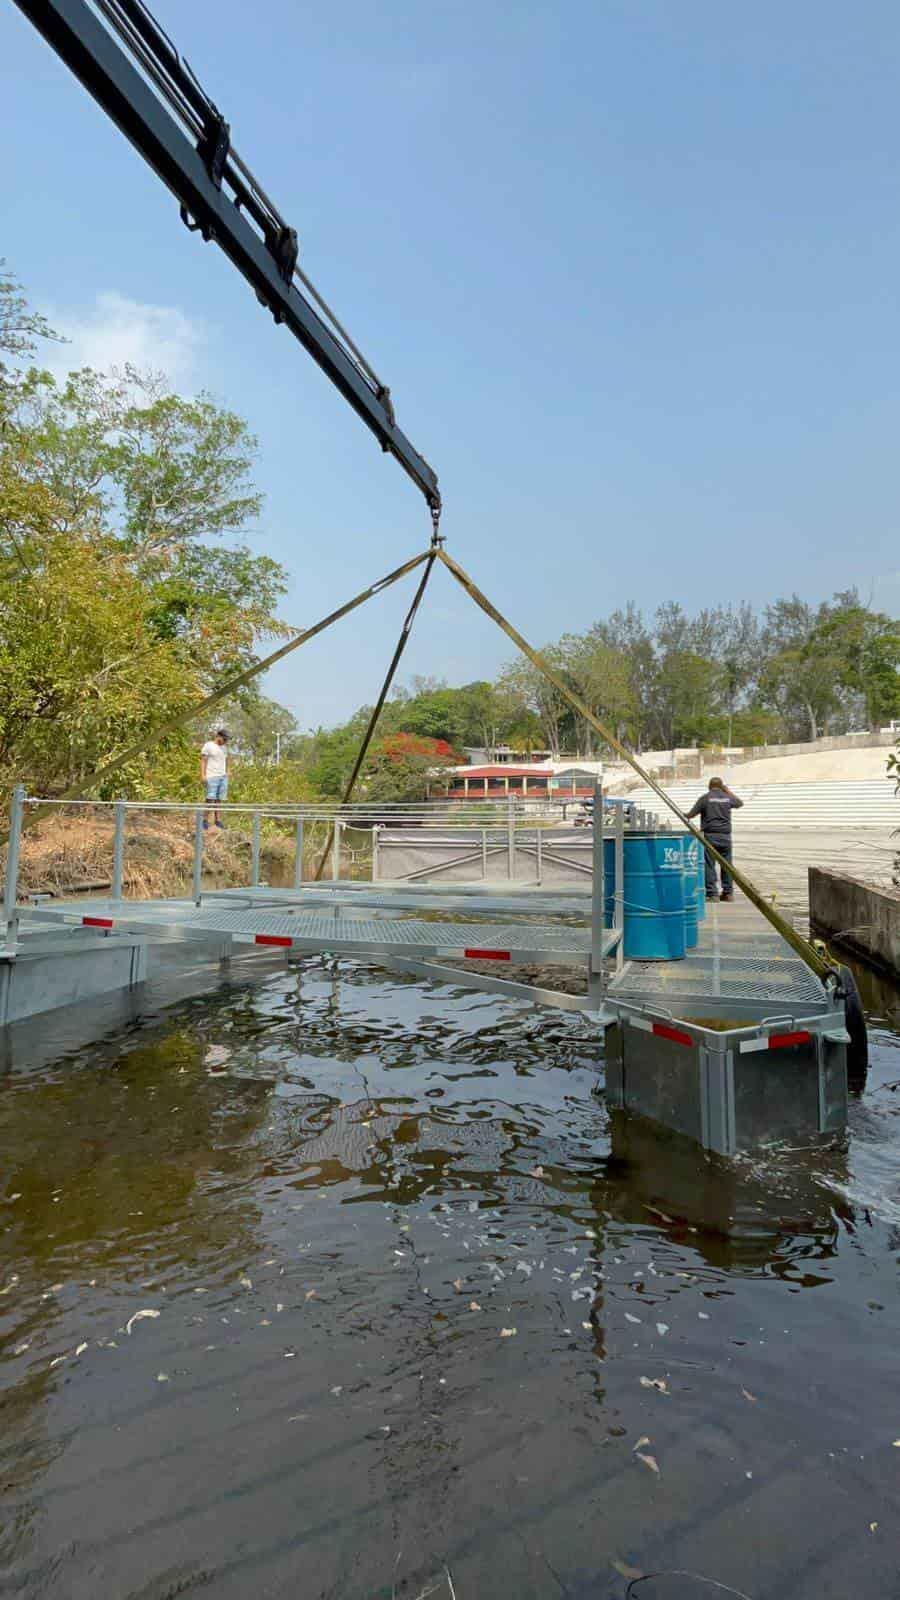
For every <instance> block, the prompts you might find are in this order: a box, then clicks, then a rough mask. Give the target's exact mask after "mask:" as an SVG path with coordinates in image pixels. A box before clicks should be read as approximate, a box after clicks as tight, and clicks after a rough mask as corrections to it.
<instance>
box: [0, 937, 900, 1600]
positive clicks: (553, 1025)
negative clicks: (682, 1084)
mask: <svg viewBox="0 0 900 1600" xmlns="http://www.w3.org/2000/svg"><path fill="white" fill-rule="evenodd" d="M868 998H869V1002H870V1006H871V1009H872V1013H873V1018H874V1020H873V1025H872V1044H873V1051H872V1067H871V1071H870V1074H869V1080H868V1083H867V1085H866V1087H865V1089H864V1091H863V1093H862V1094H861V1095H860V1096H859V1097H858V1098H856V1099H855V1100H854V1103H853V1108H852V1115H851V1127H850V1136H849V1140H848V1143H847V1147H846V1149H841V1150H833V1151H830V1152H827V1153H821V1152H818V1153H813V1152H810V1151H778V1152H769V1153H766V1154H764V1155H760V1156H758V1157H755V1158H754V1159H752V1160H742V1161H739V1162H736V1163H721V1162H717V1161H714V1160H708V1159H706V1158H704V1157H703V1156H702V1155H701V1154H700V1153H698V1152H697V1151H695V1150H693V1149H692V1148H690V1147H686V1146H684V1145H681V1144H680V1143H679V1142H677V1141H675V1140H673V1139H670V1138H666V1137H664V1136H662V1135H659V1134H656V1133H654V1132H652V1131H651V1130H649V1129H648V1128H646V1127H641V1126H638V1125H635V1124H633V1123H629V1122H627V1121H626V1120H625V1119H623V1118H621V1117H618V1118H616V1117H614V1118H612V1119H611V1117H610V1115H609V1114H608V1113H607V1111H606V1109H605V1107H604V1104H603V1100H602V1097H600V1096H599V1095H598V1093H597V1086H598V1082H600V1081H602V1079H600V1077H599V1076H598V1073H599V1072H600V1071H601V1070H602V1062H600V1061H599V1059H598V1041H597V1039H596V1037H595V1035H594V1033H593V1032H592V1029H591V1026H590V1024H589V1023H588V1021H587V1020H586V1019H583V1018H579V1017H577V1016H565V1015H562V1014H558V1015H557V1014H553V1013H549V1012H546V1013H537V1012H535V1011H533V1010H531V1009H530V1008H528V1007H527V1006H525V1005H524V1004H519V1003H516V1002H512V1001H505V1000H498V999H496V998H495V997H489V996H485V995H477V994H472V993H471V992H469V991H457V990H453V989H450V988H446V987H433V986H431V985H429V984H428V983H425V982H420V981H417V980H414V979H408V980H407V979H403V978H393V977H387V976H385V975H383V974H379V973H373V972H371V971H367V970H366V969H365V968H363V967H358V966H355V965H354V964H353V963H352V962H343V963H337V964H326V963H325V962H322V961H318V960H316V961H309V962H307V963H305V964H303V965H302V966H301V967H299V968H298V969H292V970H291V971H285V970H277V971H276V970H274V969H272V970H271V971H270V972H269V973H268V974H267V975H266V976H265V977H263V978H259V977H256V978H255V979H253V980H247V981H237V982H235V983H233V984H232V985H231V986H230V987H219V988H213V989H211V991H210V992H208V993H207V994H205V995H202V996H201V997H200V998H194V999H181V1000H177V1001H172V1002H170V1003H167V1004H166V1005H157V1006H155V1007H148V1009H147V1011H146V1013H145V1014H144V1015H142V1016H137V1017H134V1018H133V1019H132V1020H131V1021H130V1022H129V1024H128V1025H127V1026H119V1027H117V1028H116V1029H114V1030H113V1031H112V1033H111V1034H109V1035H108V1036H107V1038H106V1039H105V1040H104V1041H103V1042H101V1043H99V1044H92V1045H90V1046H80V1045H78V1044H77V1039H76V1033H75V1032H73V1026H72V1018H70V1017H66V1016H64V1017H60V1018H51V1019H44V1020H43V1022H42V1024H41V1027H40V1029H39V1030H35V1031H34V1032H33V1033H32V1034H31V1035H27V1034H26V1035H24V1036H23V1035H20V1036H19V1037H20V1043H19V1046H18V1048H17V1051H16V1053H15V1056H14V1059H10V1061H9V1063H8V1065H7V1070H6V1072H5V1075H0V1150H2V1153H3V1173H2V1178H0V1230H2V1231H0V1355H2V1368H0V1371H2V1400H0V1593H3V1594H11V1595H23V1596H29V1597H31V1596H34V1597H38V1596H40V1597H41V1600H88V1597H90V1600H96V1597H103V1600H174V1597H175V1596H182V1595H193V1594H194V1593H195V1592H196V1593H198V1594H200V1593H202V1594H203V1595H204V1596H206V1595H210V1596H214V1597H219V1596H222V1597H229V1600H230V1597H238V1596H241V1597H243V1596H249V1595H253V1596H266V1597H268V1596H272V1597H276V1596H277V1597H281V1596H284V1597H287V1596H290V1597H300V1600H307V1597H321V1600H325V1597H328V1600H376V1597H382V1600H419V1597H422V1596H425V1595H428V1594H434V1595H437V1596H449V1597H451V1600H453V1597H456V1600H484V1597H493V1596H504V1597H505V1596H510V1597H516V1600H531V1597H534V1600H544V1597H548V1600H555V1597H557V1596H568V1597H576V1600H587V1597H589V1596H590V1597H592V1600H593V1597H600V1600H603V1597H618V1600H623V1597H624V1596H626V1594H628V1593H630V1594H631V1595H633V1596H634V1597H635V1600H688V1597H689V1596H690V1597H693V1596H698V1597H701V1600H702V1597H708V1600H713V1597H716V1596H719V1597H721V1596H722V1595H723V1594H724V1595H726V1596H727V1595H729V1594H734V1593H738V1594H740V1595H745V1596H748V1597H750V1600H787V1597H796V1600H824V1597H830V1596H834V1597H841V1600H845V1597H848V1596H853V1597H855V1600H869V1597H871V1600H875V1597H876V1596H877V1597H879V1600H880V1597H883V1596H890V1595H898V1594H900V1579H898V1550H900V1516H898V1511H900V1363H898V1315H897V1308H898V1298H897V1262H898V1252H900V1169H898V1163H897V1151H898V1138H897V1133H898V1131H900V1123H898V1114H900V1031H898V1030H900V1010H898V1009H897V998H896V995H895V994H894V993H893V991H891V990H890V989H889V988H888V987H886V986H884V987H881V988H879V987H878V986H877V985H875V986H872V987H871V989H870V991H869V995H868ZM23 1037H24V1040H25V1043H24V1046H23V1044H22V1043H21V1040H22V1038H23ZM29 1038H30V1039H31V1041H32V1045H33V1048H32V1047H31V1046H29V1043H28V1040H29ZM650 1574H662V1575H661V1576H644V1575H650ZM679 1574H681V1575H679ZM685 1574H690V1575H691V1576H686V1575H685ZM715 1585H720V1586H724V1587H718V1588H717V1587H715ZM629 1586H630V1587H629Z"/></svg>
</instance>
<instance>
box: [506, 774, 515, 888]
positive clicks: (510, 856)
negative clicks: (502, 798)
mask: <svg viewBox="0 0 900 1600" xmlns="http://www.w3.org/2000/svg"><path fill="white" fill-rule="evenodd" d="M514 804H515V802H514V800H513V797H512V795H510V797H509V802H508V805H507V812H506V875H507V877H508V879H509V881H510V883H514V882H515V876H516V818H515V812H514V810H513V806H514Z"/></svg>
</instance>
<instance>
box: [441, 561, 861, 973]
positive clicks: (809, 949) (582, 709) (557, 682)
mask: <svg viewBox="0 0 900 1600" xmlns="http://www.w3.org/2000/svg"><path fill="white" fill-rule="evenodd" d="M438 559H439V560H441V561H443V563H444V566H445V567H446V568H447V570H448V571H449V572H452V574H453V576H454V578H455V579H456V580H457V582H458V583H460V584H461V585H462V587H463V588H464V589H465V591H466V593H467V594H468V595H470V596H471V598H472V599H473V600H474V601H475V604H476V605H477V606H480V608H481V610H482V611H484V612H485V613H486V615H487V616H489V617H491V618H492V619H493V621H494V622H496V624H497V626H498V628H502V629H503V632H504V633H505V634H506V636H507V638H508V639H511V640H512V642H513V644H514V645H516V646H517V647H518V648H519V649H520V650H521V652H522V654H523V655H524V656H527V657H528V660H529V661H530V662H531V664H532V666H534V667H537V670H538V672H540V673H542V674H543V676H544V677H545V678H547V679H548V680H549V682H550V683H552V684H553V686H554V688H555V689H558V690H559V693H560V694H561V695H562V697H563V699H564V700H566V701H568V703H569V705H570V706H571V707H572V709H573V710H574V711H577V712H578V715H579V716H580V717H584V719H585V721H586V722H589V723H590V725H591V727H592V728H595V729H596V731H597V732H598V733H599V734H600V737H601V738H602V739H603V740H605V742H606V743H607V744H608V745H610V746H611V747H612V749H613V750H615V751H617V752H618V754H619V755H620V756H621V757H622V759H623V760H624V761H627V762H628V765H629V766H630V767H633V769H634V771H635V772H636V773H637V774H638V777H640V778H642V779H643V781H644V783H646V784H647V785H648V786H649V787H650V788H651V789H652V790H653V791H654V793H655V794H657V795H658V796H659V798H660V800H662V801H663V803H664V804H665V805H666V806H668V808H669V810H670V811H672V812H674V814H675V816H676V817H677V818H678V820H679V822H680V823H681V825H682V827H683V828H687V830H688V832H689V833H692V834H693V835H694V838H695V839H699V841H700V843H701V844H702V845H703V847H704V849H705V850H707V851H708V853H709V854H710V855H711V856H712V857H713V858H714V859H715V860H716V861H718V863H719V865H720V866H722V867H725V868H727V870H728V871H729V872H730V873H731V876H732V877H733V879H734V881H735V883H736V884H737V885H738V887H739V888H740V889H742V890H743V892H744V894H745V895H746V896H747V899H748V900H750V901H751V902H752V904H753V905H755V907H756V909H757V911H759V912H760V913H761V915H762V916H764V917H765V918H766V921H767V922H770V923H771V924H772V927H773V928H774V929H775V931H776V932H777V933H779V934H780V935H781V937H782V939H784V940H785V941H786V943H787V944H789V945H790V946H791V949H792V950H794V951H796V953H797V955H798V956H799V957H800V959H801V961H804V962H805V963H806V965H807V966H808V967H810V968H811V970H812V971H813V972H814V973H815V974H816V976H817V977H818V978H821V979H824V978H826V977H828V976H829V975H830V974H833V973H834V970H835V969H834V967H833V966H831V965H830V964H829V963H828V962H827V961H824V960H823V959H822V957H821V956H820V955H819V953H818V951H817V950H815V949H814V948H813V946H812V945H811V944H810V943H809V940H807V939H804V938H803V937H802V935H801V934H799V933H798V932H797V930H796V928H792V927H791V924H790V923H789V922H788V921H787V920H786V919H785V918H784V917H783V916H782V915H781V914H780V912H778V911H776V909H775V907H774V906H773V905H772V904H770V902H769V901H768V900H764V899H763V897H762V895H761V894H760V892H759V890H758V889H757V888H756V887H755V885H754V884H752V883H751V882H750V879H749V878H748V877H747V876H746V874H745V873H743V872H741V871H740V869H739V868H738V867H736V866H735V865H734V864H733V862H730V861H726V860H725V858H724V856H721V855H720V854H719V852H718V850H717V849H716V847H715V845H713V844H710V842H709V839H707V838H705V837H704V835H703V834H702V833H701V832H700V830H699V829H698V828H695V827H694V825H693V823H692V822H689V821H688V819H687V817H686V816H685V815H684V812H683V811H681V810H680V809H679V807H678V806H677V805H676V804H675V801H674V800H673V799H671V797H670V796H669V795H667V794H666V792H665V790H664V789H662V788H661V787H660V785H659V784H658V783H657V782H656V779H655V778H652V777H651V776H650V773H649V772H647V771H646V770H645V769H644V768H643V767H642V766H641V764H640V762H639V761H638V759H637V756H635V755H634V754H633V753H632V752H631V751H630V750H628V749H626V747H625V745H623V744H621V743H620V741H619V740H618V739H617V738H616V736H615V734H614V733H613V731H612V729H611V728H608V727H607V726H606V724H605V723H604V722H601V720H600V718H599V717H597V716H595V715H594V713H593V711H591V709H590V707H589V706H587V705H585V703H584V701H583V700H582V699H581V697H580V695H577V694H575V693H574V691H573V690H572V689H570V688H569V686H568V684H567V683H566V682H565V681H564V679H563V678H561V677H560V675H559V673H558V672H555V671H554V669H553V668H552V667H551V666H550V663H549V662H548V661H546V660H545V659H544V657H543V656H542V655H541V653H540V651H539V650H535V649H533V648H532V646H531V645H530V644H529V643H528V640H527V639H524V638H523V637H522V635H521V633H519V631H518V629H517V628H514V627H513V625H512V623H511V622H508V621H507V619H506V617H504V616H503V614H502V612H500V611H498V610H497V607H496V606H494V605H491V602H490V600H488V598H487V596H486V595H484V594H482V592H481V590H480V589H479V588H478V586H477V584H475V583H473V581H472V579H471V578H470V577H469V575H468V573H467V572H464V571H463V568H462V567H461V566H460V565H459V563H458V562H456V561H454V560H453V557H452V556H448V554H447V552H446V550H444V549H441V550H439V551H438Z"/></svg>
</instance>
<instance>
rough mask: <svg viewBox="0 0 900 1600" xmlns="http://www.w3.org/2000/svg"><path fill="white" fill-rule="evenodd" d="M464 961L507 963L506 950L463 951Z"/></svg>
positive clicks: (508, 958) (507, 955)
mask: <svg viewBox="0 0 900 1600" xmlns="http://www.w3.org/2000/svg"><path fill="white" fill-rule="evenodd" d="M463 956H464V957H465V959H466V961H509V960H510V953H509V951H508V950H464V951H463Z"/></svg>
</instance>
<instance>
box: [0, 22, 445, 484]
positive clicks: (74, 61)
mask: <svg viewBox="0 0 900 1600" xmlns="http://www.w3.org/2000/svg"><path fill="white" fill-rule="evenodd" d="M16 4H17V5H18V6H19V9H20V10H21V11H22V12H23V13H24V15H25V16H26V17H27V18H28V19H29V21H30V22H32V23H33V24H34V26H35V27H36V28H37V29H38V31H39V32H40V33H41V34H42V35H43V37H44V38H45V39H46V41H47V43H48V44H49V45H51V47H52V48H53V49H54V50H55V51H56V53H57V55H58V56H59V57H60V58H61V59H62V60H63V61H64V62H65V64H66V66H68V67H69V68H70V69H71V71H72V72H73V73H74V74H75V76H76V77H77V78H79V79H80V81H81V82H82V83H83V84H84V87H85V88H86V89H87V90H88V92H89V93H90V94H91V95H93V97H94V99H95V100H96V101H97V102H98V104H99V105H101V106H102V107H103V110H104V111H105V112H106V113H107V115H108V116H110V117H111V118H112V120H113V121H114V122H115V123H116V124H117V126H118V127H119V128H120V129H121V130H122V132H123V133H124V134H125V136H126V138H128V139H130V141H131V143H132V144H133V145H134V146H135V148H136V149H137V150H138V151H139V152H140V154H141V155H142V156H143V157H144V160H145V161H146V162H147V163H148V164H149V165H150V166H151V167H152V168H153V170H154V171H155V172H156V173H157V175H158V176H159V177H160V178H161V179H162V181H163V183H164V184H166V186H167V187H168V188H169V189H170V190H171V191H172V193H173V194H174V196H175V198H176V200H178V202H179V204H180V207H181V215H182V218H183V219H184V221H185V222H186V223H187V224H188V226H189V227H190V228H192V229H196V230H198V231H199V232H200V233H201V234H202V235H203V237H204V239H207V240H215V242H216V243H217V244H218V245H219V246H220V248H221V249H222V250H224V252H225V254H226V255H227V256H228V258H229V260H230V261H232V262H233V264H234V265H235V266H236V267H237V269H238V271H239V272H240V273H241V274H242V276H243V277H244V278H246V280H247V282H248V283H249V284H250V285H251V286H252V288H253V289H254V290H255V292H256V295H257V298H258V299H259V300H260V301H261V302H262V304H263V305H265V306H267V307H268V308H269V310H270V311H271V313H272V315H273V316H274V318H275V320H276V322H283V323H285V324H286V326H287V327H288V328H289V329H290V331H291V333H293V335H294V337H295V338H297V339H299V341H300V343H301V344H302V345H303V346H304V348H305V349H306V350H308V352H309V354H310V355H311V356H312V358H313V360H314V361H317V362H318V364H319V366H320V367H321V368H322V370H323V372H325V373H326V374H327V375H328V377H329V378H330V379H331V381H332V383H333V384H335V385H336V387H337V388H338V389H339V390H340V392H341V394H342V395H343V396H344V399H345V400H348V401H349V403H350V405H351V406H352V407H353V409H354V411H356V413H357V415H358V416H360V417H362V420H363V421H364V422H365V423H366V424H367V426H368V427H369V428H371V430H372V432H373V433H374V435H375V437H376V439H377V440H378V442H379V444H380V445H381V447H382V449H384V450H386V451H388V452H389V453H390V454H391V455H392V456H394V457H396V459H397V460H398V461H399V463H400V465H401V466H402V467H403V469H404V471H405V472H407V473H408V475H409V476H410V478H412V480H413V482H414V483H415V484H417V485H418V487H419V488H420V489H421V491H422V493H423V494H424V496H425V498H426V500H427V502H428V504H429V506H430V507H431V510H432V513H433V514H435V515H436V514H437V513H438V512H439V511H440V505H441V497H440V491H439V489H438V481H437V476H436V474H435V473H434V471H433V470H432V468H431V467H430V466H429V464H428V462H427V461H426V460H425V459H424V457H423V456H420V455H419V453H418V451H417V450H415V449H414V448H413V446H412V445H411V444H410V442H409V440H408V439H407V438H406V436H405V434H404V433H402V432H401V430H400V429H399V428H398V427H397V424H396V422H395V420H394V412H393V406H392V404H391V397H390V392H389V390H388V389H387V388H386V387H385V386H384V385H383V384H381V383H380V382H379V380H378V379H377V377H376V376H375V374H374V373H373V371H372V369H371V367H369V366H368V363H367V362H366V361H365V360H364V358H363V357H362V355H361V354H360V352H359V351H358V350H357V348H356V346H355V345H354V344H353V343H352V341H351V340H350V339H349V336H348V335H347V334H346V333H345V332H344V330H343V329H342V328H341V327H340V324H339V323H337V321H336V318H334V317H333V315H331V313H330V312H329V313H328V320H329V321H330V322H331V323H332V325H333V327H334V330H335V331H332V328H331V327H329V326H328V324H327V322H326V320H324V318H323V317H321V316H320V315H319V314H318V312H317V311H316V310H315V308H314V306H313V305H312V304H311V303H310V299H309V298H307V296H306V295H304V294H303V293H301V290H300V289H299V288H298V286H297V283H296V282H295V274H296V273H297V271H298V269H297V249H298V247H297V235H296V233H295V231H294V230H293V229H292V228H290V227H289V226H288V225H287V224H286V223H285V222H284V221H283V219H282V218H281V217H280V216H279V214H278V212H277V211H276V210H275V208H274V206H273V205H272V202H271V201H270V200H269V198H268V196H267V195H266V194H265V192H264V190H263V189H262V188H261V187H260V185H259V184H258V183H257V182H256V180H255V178H254V177H253V175H252V173H250V172H249V171H248V169H247V167H246V166H245V165H244V163H243V162H242V161H241V160H240V158H239V157H238V156H237V155H236V153H235V152H234V151H233V150H232V148H231V144H230V130H229V126H228V123H227V122H226V121H225V118H224V117H223V116H222V114H221V112H220V111H219V110H218V109H217V107H216V106H215V105H214V104H213V102H212V101H211V100H210V99H209V98H208V96H207V95H206V94H205V92H204V90H203V89H202V88H201V87H200V84H199V83H198V81H197V79H196V78H195V77H194V74H193V73H192V72H191V70H190V68H189V67H188V66H187V64H186V63H185V62H184V61H182V59H181V58H180V56H179V55H178V52H177V51H176V50H175V48H174V46H173V45H172V44H171V42H170V41H169V40H168V39H167V37H166V35H165V34H164V33H163V32H162V30H161V29H160V27H159V26H158V24H157V23H156V22H155V21H154V19H153V18H152V16H151V15H150V13H149V12H148V11H147V10H146V8H145V6H144V5H143V3H142V0H97V5H98V8H99V10H100V11H101V12H102V13H103V15H104V17H106V18H107V19H108V20H109V21H110V22H111V24H112V26H113V28H114V29H115V33H116V34H118V37H119V39H121V40H122V41H123V43H124V46H125V48H123V46H122V44H120V43H119V42H118V40H117V38H116V37H115V36H114V34H113V32H111V31H110V30H109V29H108V28H107V27H106V26H104V24H103V22H102V21H101V20H100V17H99V16H98V15H97V14H96V13H95V11H94V10H92V9H91V7H90V6H89V5H88V4H86V3H85V0H16ZM127 52H130V54H131V55H132V56H133V57H134V59H135V61H136V62H137V63H138V64H139V66H140V68H141V69H142V71H139V70H138V66H136V65H135V64H133V62H132V60H130V59H129V53H127ZM148 79H149V80H150V81H148ZM151 82H152V83H153V84H155V86H156V89H155V90H154V88H152V87H151ZM300 278H301V281H302V282H303V283H304V284H306V285H307V287H308V289H310V290H312V285H310V284H309V281H308V279H306V278H305V277H304V276H303V274H300ZM312 293H313V294H314V295H315V291H314V290H312ZM316 298H317V299H318V296H317V295H316ZM319 303H320V305H322V306H323V309H325V310H326V311H327V308H326V307H324V302H322V301H321V300H320V301H319Z"/></svg>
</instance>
